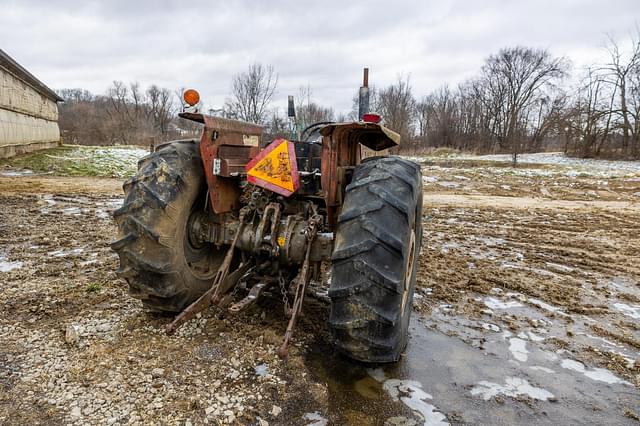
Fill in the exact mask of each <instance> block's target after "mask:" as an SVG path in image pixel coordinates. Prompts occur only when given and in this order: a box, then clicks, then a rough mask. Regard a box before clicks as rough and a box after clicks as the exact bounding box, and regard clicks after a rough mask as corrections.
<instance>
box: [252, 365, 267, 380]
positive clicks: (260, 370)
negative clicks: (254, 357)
mask: <svg viewBox="0 0 640 426" xmlns="http://www.w3.org/2000/svg"><path fill="white" fill-rule="evenodd" d="M255 371H256V376H259V377H265V376H266V375H267V374H269V366H268V365H267V364H265V363H262V364H259V365H256V367H255Z"/></svg>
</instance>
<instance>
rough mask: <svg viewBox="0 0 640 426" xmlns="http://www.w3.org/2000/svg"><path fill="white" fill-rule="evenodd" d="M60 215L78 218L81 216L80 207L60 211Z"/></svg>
mask: <svg viewBox="0 0 640 426" xmlns="http://www.w3.org/2000/svg"><path fill="white" fill-rule="evenodd" d="M62 213H64V214H66V215H70V216H80V215H82V210H80V207H67V208H65V209H63V210H62Z"/></svg>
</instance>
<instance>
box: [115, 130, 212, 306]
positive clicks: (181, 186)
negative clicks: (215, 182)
mask: <svg viewBox="0 0 640 426" xmlns="http://www.w3.org/2000/svg"><path fill="white" fill-rule="evenodd" d="M123 189H124V192H125V198H124V203H123V205H122V207H120V208H119V209H117V210H115V211H114V212H113V216H114V218H115V221H116V223H117V225H118V235H119V239H118V240H117V241H115V242H114V243H112V244H111V248H112V249H113V250H114V251H115V252H116V253H117V254H118V256H119V258H120V268H119V269H118V271H117V274H118V275H119V276H120V277H122V278H124V279H125V280H126V281H127V282H128V284H129V294H130V295H131V296H132V297H135V298H137V299H140V300H141V301H142V303H143V304H144V305H145V306H146V307H147V308H148V309H149V310H151V311H156V312H180V311H182V310H183V309H184V308H185V307H187V306H188V305H189V304H190V303H192V302H193V301H194V300H196V299H197V298H198V297H199V296H201V295H202V294H203V293H204V292H205V291H206V290H208V289H209V287H210V286H211V283H212V280H213V277H214V276H215V274H216V272H217V269H218V267H219V265H220V263H222V259H223V257H224V249H220V250H218V249H216V248H215V247H214V246H212V245H210V244H199V243H197V242H194V241H193V238H191V237H190V235H189V234H190V233H189V225H190V220H192V218H193V217H194V214H197V213H198V212H201V211H203V210H204V206H205V202H206V194H207V192H206V183H205V179H204V175H203V166H202V161H201V159H200V151H199V145H198V143H197V142H196V141H174V142H170V143H167V144H164V145H161V146H160V147H158V149H157V151H156V152H154V153H152V154H149V155H148V156H146V157H144V158H142V159H141V160H140V161H139V162H138V173H137V174H136V175H135V176H134V177H133V178H131V179H129V180H127V181H126V182H125V183H124V185H123Z"/></svg>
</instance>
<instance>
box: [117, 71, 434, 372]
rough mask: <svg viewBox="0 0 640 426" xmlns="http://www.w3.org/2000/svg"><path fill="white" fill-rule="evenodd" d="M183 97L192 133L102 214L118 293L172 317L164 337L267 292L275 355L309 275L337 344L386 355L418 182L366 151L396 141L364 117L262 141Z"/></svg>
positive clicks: (394, 353)
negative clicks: (280, 307)
mask: <svg viewBox="0 0 640 426" xmlns="http://www.w3.org/2000/svg"><path fill="white" fill-rule="evenodd" d="M366 86H367V84H366V77H365V84H364V86H363V87H365V88H366ZM362 92H363V90H362V88H361V93H362ZM365 92H366V91H365ZM183 98H184V100H183V112H182V113H180V114H179V115H180V116H181V117H182V118H184V119H187V120H193V121H195V122H198V123H202V124H203V130H202V134H201V137H200V140H176V141H172V142H168V143H164V144H161V145H159V146H157V147H156V149H155V151H154V152H152V153H151V154H149V155H147V156H146V157H144V158H142V159H141V160H140V161H139V163H138V171H137V174H136V175H135V176H133V177H132V178H130V179H128V180H127V181H126V182H125V183H124V185H123V189H124V193H125V198H124V202H123V205H122V206H121V207H120V208H118V209H116V210H115V211H114V212H113V216H114V219H115V221H116V224H117V226H118V238H117V240H116V241H115V242H113V243H112V245H111V247H112V249H113V250H114V251H115V252H116V253H117V254H118V256H119V260H120V266H119V269H118V270H117V274H118V276H119V277H121V278H123V279H124V280H126V282H127V283H128V287H129V294H130V295H131V296H132V297H134V298H137V299H139V300H141V301H142V303H143V305H144V306H145V307H146V308H147V309H149V310H151V311H155V312H165V313H175V314H177V316H176V317H175V318H174V319H173V321H172V322H171V323H170V324H168V325H167V328H166V331H167V333H168V334H172V333H174V332H175V331H176V330H177V328H178V327H180V326H181V325H182V324H184V323H185V322H186V321H188V320H189V319H191V318H193V317H194V316H195V315H196V314H197V313H198V312H201V311H202V310H204V309H206V308H207V307H209V306H217V307H218V308H219V309H222V310H224V311H225V312H229V313H237V312H240V311H242V310H244V309H249V308H250V307H251V305H253V304H255V303H256V301H258V300H259V299H260V298H261V297H262V296H263V295H266V294H270V295H272V296H273V295H274V294H275V295H276V297H278V300H282V303H283V304H284V311H285V315H286V316H287V317H288V325H287V328H286V332H285V334H284V337H283V342H282V345H281V347H280V348H279V349H278V355H279V356H281V357H286V356H287V353H288V345H289V342H290V341H291V339H292V335H293V331H294V327H295V324H296V320H297V319H298V317H299V316H300V313H301V311H302V308H303V302H304V299H305V295H306V294H307V292H309V283H310V282H311V281H312V280H315V282H318V281H319V282H323V283H324V285H325V286H326V287H328V298H329V304H330V312H329V318H328V327H329V329H330V331H331V335H332V337H333V340H334V342H335V345H336V348H337V349H338V350H339V351H340V352H342V353H344V354H345V355H347V356H348V357H350V358H352V359H355V360H358V361H361V362H365V363H386V362H395V361H397V360H398V359H399V357H400V355H401V353H402V351H403V350H404V348H405V346H406V343H407V332H408V326H409V317H410V315H411V309H412V301H413V293H414V287H415V283H416V272H417V265H418V261H417V259H418V256H419V253H420V247H421V240H422V226H421V219H422V185H421V183H422V178H421V171H420V167H419V166H418V165H417V164H415V163H413V162H411V161H409V160H406V159H403V158H400V157H397V156H389V155H372V154H376V153H380V152H382V153H386V152H388V150H389V149H390V148H393V147H396V146H398V145H399V143H400V136H399V135H398V134H397V133H396V132H394V131H392V130H390V129H388V128H386V127H385V126H384V125H382V124H381V122H380V117H379V116H377V115H375V114H369V113H367V114H364V112H366V111H363V113H361V116H362V118H361V119H360V120H357V121H354V122H345V123H334V122H323V123H317V124H313V125H311V126H309V127H307V128H306V129H304V131H302V132H300V136H299V137H297V138H296V139H299V140H293V139H294V138H289V139H284V138H278V139H276V140H274V141H272V142H271V143H269V144H268V145H267V144H266V143H263V141H262V137H263V127H261V126H259V125H256V124H252V123H246V122H242V121H237V120H231V119H227V118H220V117H214V116H210V115H205V114H202V113H200V112H198V111H197V110H196V109H195V108H197V105H198V101H199V95H198V93H197V92H196V91H194V90H187V91H186V92H185V93H184V96H183ZM361 104H362V102H361ZM364 104H365V107H366V104H367V103H366V102H365V103H364ZM190 108H191V111H190V110H189V109H190ZM265 142H267V141H265ZM265 145H266V146H265ZM364 152H367V155H363V153H364ZM364 157H366V158H364Z"/></svg>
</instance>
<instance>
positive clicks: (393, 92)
mask: <svg viewBox="0 0 640 426" xmlns="http://www.w3.org/2000/svg"><path fill="white" fill-rule="evenodd" d="M415 105H416V101H415V99H414V97H413V93H412V90H411V81H410V78H409V77H408V76H407V77H406V78H405V77H403V76H398V79H397V80H396V82H395V83H394V84H392V85H390V86H388V87H386V88H385V89H383V90H381V91H380V92H379V93H378V96H377V109H378V112H379V113H380V115H382V118H383V119H384V122H385V125H387V126H388V127H389V128H390V129H392V130H394V131H396V132H398V133H399V134H400V137H401V139H402V140H403V141H404V144H405V146H407V147H408V146H410V145H411V143H412V141H413V130H414V126H413V124H414V112H415Z"/></svg>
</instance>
